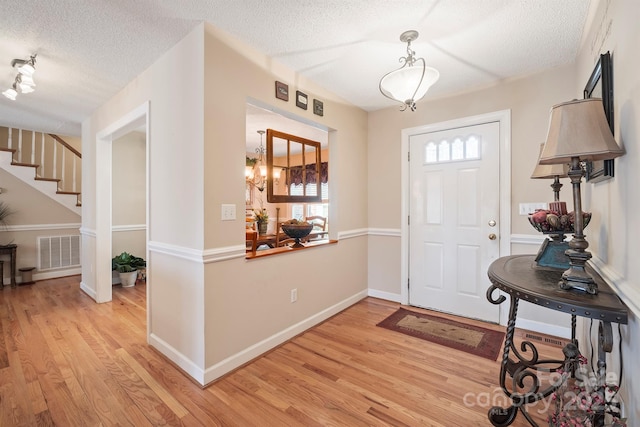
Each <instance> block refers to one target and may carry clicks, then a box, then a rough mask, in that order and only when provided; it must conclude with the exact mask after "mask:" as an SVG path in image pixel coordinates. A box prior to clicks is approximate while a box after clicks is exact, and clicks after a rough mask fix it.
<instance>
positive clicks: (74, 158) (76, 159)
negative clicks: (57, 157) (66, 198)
mask: <svg viewBox="0 0 640 427" xmlns="http://www.w3.org/2000/svg"><path fill="white" fill-rule="evenodd" d="M77 161H78V158H77V157H76V156H73V181H71V182H73V192H74V193H75V192H76V162H77Z"/></svg>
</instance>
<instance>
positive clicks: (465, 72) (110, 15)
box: [0, 0, 598, 136]
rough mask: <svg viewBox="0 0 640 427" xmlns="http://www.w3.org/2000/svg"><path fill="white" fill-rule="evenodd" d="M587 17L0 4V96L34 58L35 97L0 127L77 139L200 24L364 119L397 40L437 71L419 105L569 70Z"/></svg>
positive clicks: (432, 8) (398, 2)
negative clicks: (410, 34) (408, 37)
mask: <svg viewBox="0 0 640 427" xmlns="http://www.w3.org/2000/svg"><path fill="white" fill-rule="evenodd" d="M597 1H598V0H592V2H593V3H597ZM589 6H590V0H561V1H559V0H316V1H314V2H310V1H300V0H279V1H265V0H243V1H239V0H236V1H231V0H135V1H131V0H108V1H87V0H56V1H51V0H46V1H43V0H2V1H0V40H1V42H0V91H1V90H4V89H6V88H7V87H9V86H10V85H11V84H12V83H13V79H14V77H15V71H14V70H13V69H12V68H11V65H10V63H11V60H12V59H14V58H20V59H27V58H28V57H29V55H30V54H32V53H37V54H38V58H37V64H36V73H35V75H34V78H35V81H36V84H37V87H36V91H35V92H34V93H31V94H27V95H19V96H18V98H17V100H16V101H10V100H8V99H7V98H5V97H3V96H0V125H3V126H14V127H23V128H28V129H35V130H40V131H46V132H53V133H59V134H62V135H72V136H79V135H80V124H81V122H82V120H84V119H85V118H86V117H88V116H89V115H90V114H91V112H92V111H93V110H95V109H96V108H97V107H98V106H100V105H101V104H103V103H104V102H105V101H106V100H108V99H109V98H110V97H111V96H113V95H114V94H115V93H116V92H117V91H118V90H120V89H121V88H123V87H124V86H125V85H126V84H127V83H128V82H130V81H131V80H132V79H133V78H134V77H135V76H136V75H138V74H139V73H140V72H141V71H143V70H144V69H146V68H147V67H149V66H150V65H151V64H152V63H153V62H154V61H155V60H156V59H157V58H159V57H160V56H161V55H162V54H163V53H164V52H165V51H167V50H168V49H169V48H170V47H171V46H173V45H174V44H175V43H177V42H178V41H179V40H180V39H181V38H183V37H184V36H185V35H186V34H187V33H188V32H189V31H190V30H191V29H193V28H194V27H195V26H196V25H198V24H199V23H200V22H202V21H208V22H210V23H212V24H213V25H215V26H217V27H219V28H221V29H223V30H225V31H227V32H229V33H231V34H233V35H234V36H236V37H238V38H239V39H242V40H244V41H245V42H247V43H249V44H250V45H253V46H254V47H256V48H257V49H258V50H260V51H262V52H265V53H266V54H268V55H270V56H272V57H273V58H275V59H276V60H278V61H280V62H282V63H284V64H286V65H287V66H289V67H290V68H292V69H294V70H295V71H297V72H298V73H300V74H302V75H305V76H307V77H309V78H310V79H312V80H314V81H316V82H317V83H319V84H320V85H322V86H324V87H325V88H326V89H329V90H331V91H333V92H334V93H336V94H338V95H339V96H341V97H343V98H345V99H347V100H349V101H351V102H352V103H354V104H355V105H358V106H360V107H362V108H363V109H365V110H368V111H372V110H376V109H380V108H384V107H389V106H392V105H394V103H393V102H392V101H390V100H388V99H386V98H384V97H383V96H382V95H381V94H380V92H379V91H378V82H379V80H380V77H381V76H382V75H384V74H385V73H387V72H388V71H391V70H392V69H394V68H397V67H398V66H399V63H398V58H400V57H401V56H404V55H405V54H406V51H405V49H406V45H405V44H402V43H401V42H400V41H399V36H400V33H402V32H403V31H405V30H408V29H415V30H418V31H419V32H420V37H419V38H418V40H417V41H415V42H414V43H413V44H412V47H413V49H414V50H415V51H416V54H417V56H418V57H424V58H425V59H426V61H427V64H428V65H430V66H432V67H434V68H436V69H438V70H439V71H440V75H441V77H440V80H439V81H438V82H436V84H435V85H434V86H433V87H432V88H431V89H430V91H429V92H428V93H427V97H428V98H434V97H441V96H446V95H450V94H454V93H459V92H463V91H467V90H470V89H473V88H478V87H483V86H488V85H491V84H495V83H496V82H498V81H501V80H504V79H508V78H512V77H517V76H523V75H527V74H531V73H535V72H538V71H542V70H544V69H548V68H553V67H557V66H560V65H563V64H566V63H570V62H572V61H573V60H574V59H575V56H576V54H577V52H578V49H579V47H580V43H581V42H582V35H583V30H584V27H585V25H586V23H587V21H588V17H589V16H590V13H589V12H590V9H589ZM593 6H594V5H592V8H593ZM418 108H420V104H419V103H418ZM406 114H412V113H411V112H407V113H406ZM248 132H249V131H248Z"/></svg>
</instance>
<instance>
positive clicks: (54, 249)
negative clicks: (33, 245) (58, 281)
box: [38, 236, 80, 271]
mask: <svg viewBox="0 0 640 427" xmlns="http://www.w3.org/2000/svg"><path fill="white" fill-rule="evenodd" d="M79 266H80V236H53V237H52V236H49V237H38V270H40V271H43V270H53V269H56V268H66V267H79Z"/></svg>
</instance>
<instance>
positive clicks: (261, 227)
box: [258, 221, 269, 234]
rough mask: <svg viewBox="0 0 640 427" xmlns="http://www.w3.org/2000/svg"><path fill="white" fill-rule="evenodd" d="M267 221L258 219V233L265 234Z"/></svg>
mask: <svg viewBox="0 0 640 427" xmlns="http://www.w3.org/2000/svg"><path fill="white" fill-rule="evenodd" d="M268 225H269V224H268V223H267V221H258V234H267V226H268Z"/></svg>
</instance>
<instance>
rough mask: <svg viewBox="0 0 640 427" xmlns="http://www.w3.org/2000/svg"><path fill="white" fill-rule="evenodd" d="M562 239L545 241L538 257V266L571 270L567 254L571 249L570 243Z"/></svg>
mask: <svg viewBox="0 0 640 427" xmlns="http://www.w3.org/2000/svg"><path fill="white" fill-rule="evenodd" d="M563 239H564V235H562V239H555V238H554V239H552V240H551V239H545V240H544V242H543V243H542V246H540V249H539V250H538V255H536V264H538V265H539V266H541V267H552V268H563V269H567V268H569V258H568V257H567V255H565V252H566V251H567V250H568V249H569V243H568V242H565V241H564V240H563Z"/></svg>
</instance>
